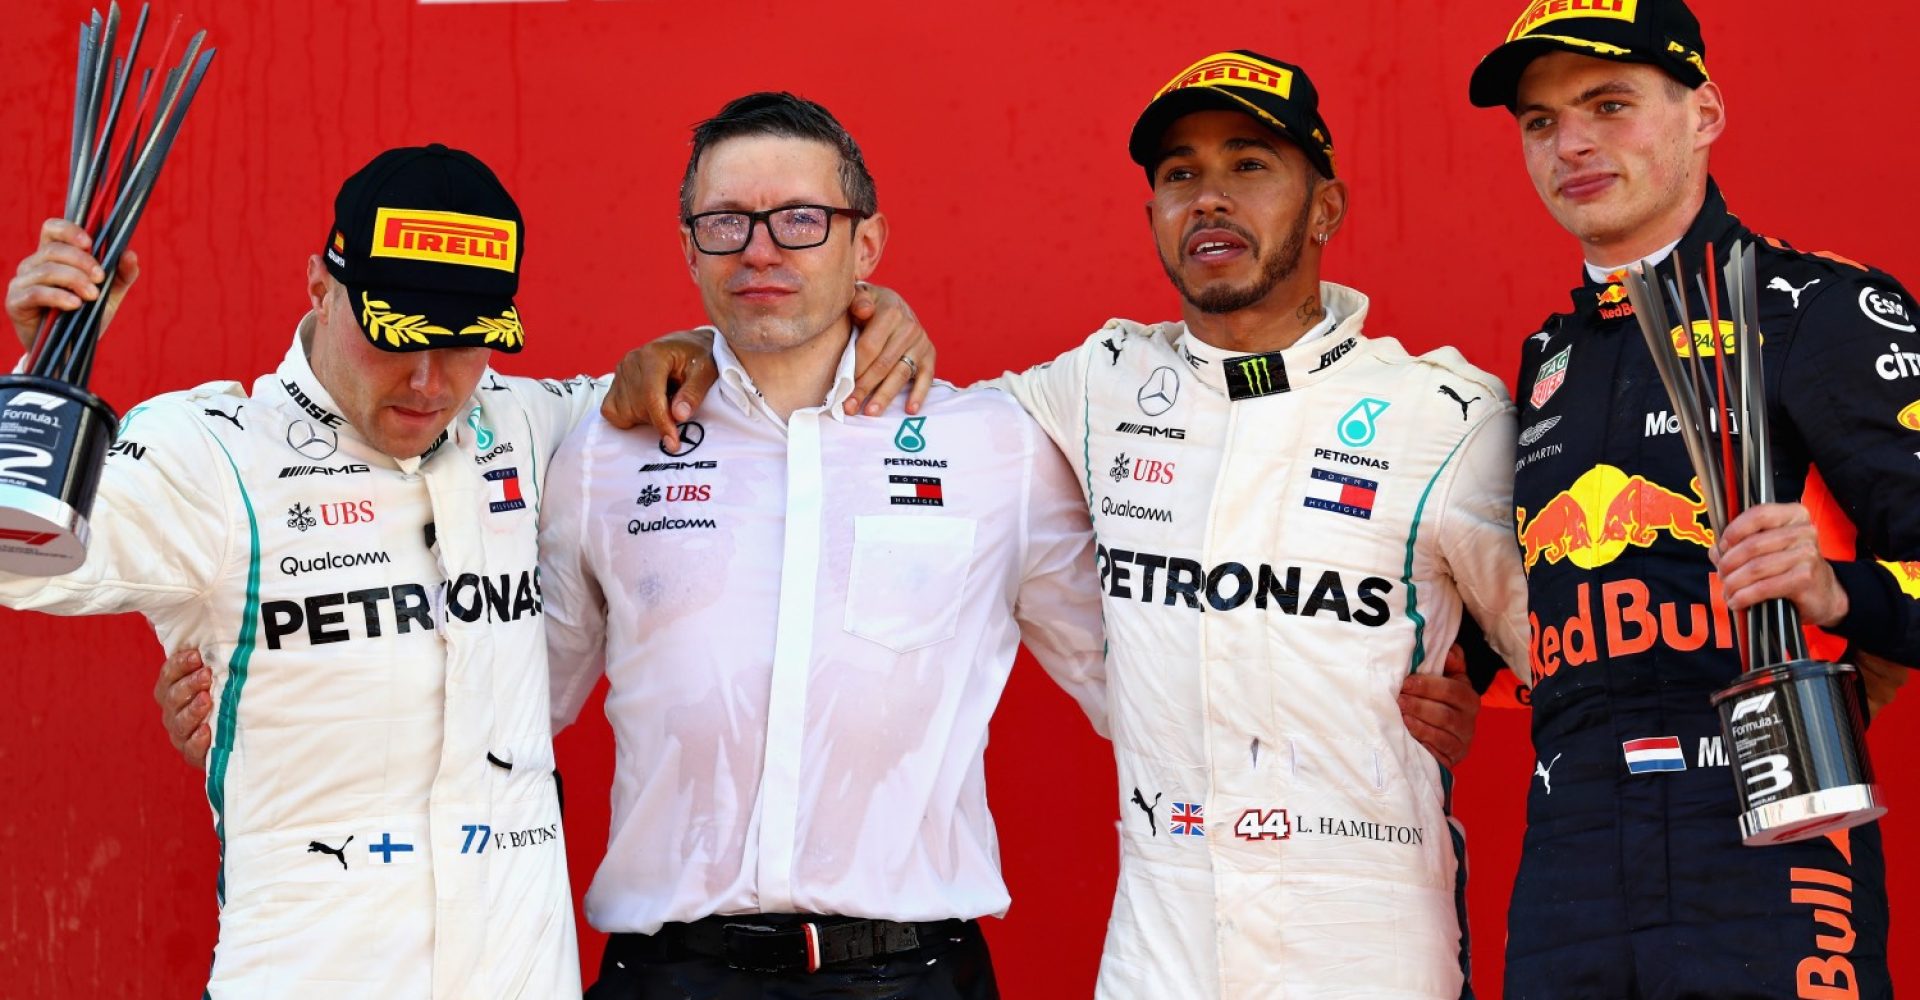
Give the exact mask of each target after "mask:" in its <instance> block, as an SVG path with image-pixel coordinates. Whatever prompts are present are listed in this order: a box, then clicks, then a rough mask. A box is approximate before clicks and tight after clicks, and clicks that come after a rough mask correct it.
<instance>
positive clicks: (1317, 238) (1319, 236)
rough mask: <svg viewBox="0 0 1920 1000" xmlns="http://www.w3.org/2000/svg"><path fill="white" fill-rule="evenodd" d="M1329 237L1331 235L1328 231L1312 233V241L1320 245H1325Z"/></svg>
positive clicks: (1330, 237)
mask: <svg viewBox="0 0 1920 1000" xmlns="http://www.w3.org/2000/svg"><path fill="white" fill-rule="evenodd" d="M1330 239H1333V236H1332V234H1330V233H1314V234H1313V241H1314V242H1315V243H1318V244H1320V245H1321V246H1326V245H1327V241H1328V240H1330Z"/></svg>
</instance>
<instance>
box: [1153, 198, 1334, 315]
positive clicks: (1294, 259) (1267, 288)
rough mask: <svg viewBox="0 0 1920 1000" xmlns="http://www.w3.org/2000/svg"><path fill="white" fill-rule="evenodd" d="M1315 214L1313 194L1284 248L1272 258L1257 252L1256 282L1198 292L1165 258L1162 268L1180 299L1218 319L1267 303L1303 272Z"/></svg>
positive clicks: (1303, 201)
mask: <svg viewBox="0 0 1920 1000" xmlns="http://www.w3.org/2000/svg"><path fill="white" fill-rule="evenodd" d="M1312 212H1313V198H1312V196H1311V195H1309V196H1308V197H1306V198H1303V199H1301V201H1300V214H1299V215H1298V216H1297V217H1295V218H1294V220H1293V226H1292V227H1291V228H1289V229H1288V231H1287V238H1286V240H1285V241H1284V242H1282V243H1281V244H1280V248H1279V249H1278V250H1276V251H1275V252H1274V253H1273V254H1271V255H1264V256H1263V255H1262V254H1261V253H1260V252H1259V251H1255V254H1254V259H1255V260H1259V261H1261V267H1260V274H1259V276H1258V277H1256V278H1254V279H1253V281H1252V282H1250V283H1248V284H1245V285H1241V286H1239V287H1234V286H1232V285H1213V286H1209V287H1207V288H1204V289H1201V290H1200V291H1199V292H1198V293H1196V292H1195V291H1194V290H1193V289H1192V288H1191V287H1189V286H1188V285H1187V282H1186V279H1184V278H1182V277H1181V276H1180V272H1179V270H1178V269H1177V268H1176V267H1174V264H1173V262H1172V261H1169V260H1168V259H1167V258H1166V257H1165V256H1164V255H1162V256H1161V258H1160V269H1161V270H1163V271H1165V272H1166V273H1167V280H1168V281H1171V282H1173V287H1174V288H1176V289H1178V290H1179V291H1180V297H1181V298H1183V299H1185V300H1187V302H1188V303H1189V304H1191V305H1192V306H1193V307H1194V308H1195V309H1198V310H1200V311H1201V312H1203V313H1207V314H1208V315H1213V316H1218V315H1221V314H1224V313H1232V312H1239V311H1240V310H1242V309H1247V308H1250V307H1252V306H1255V305H1258V304H1260V303H1261V302H1264V301H1265V300H1266V298H1267V296H1268V295H1270V294H1272V293H1273V290H1274V289H1275V288H1277V287H1279V285H1280V283H1281V282H1283V281H1285V280H1287V279H1288V278H1291V277H1293V273H1294V272H1295V271H1298V270H1299V269H1300V252H1301V250H1303V249H1305V247H1306V245H1307V219H1308V218H1309V216H1310V215H1311V214H1312Z"/></svg>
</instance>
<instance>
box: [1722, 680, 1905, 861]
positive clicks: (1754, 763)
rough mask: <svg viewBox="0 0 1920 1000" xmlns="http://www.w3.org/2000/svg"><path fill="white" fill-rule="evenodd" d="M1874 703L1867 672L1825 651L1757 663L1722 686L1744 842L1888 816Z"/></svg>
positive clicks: (1800, 836)
mask: <svg viewBox="0 0 1920 1000" xmlns="http://www.w3.org/2000/svg"><path fill="white" fill-rule="evenodd" d="M1864 704H1865V699H1864V698H1863V697H1862V692H1861V684H1860V673H1859V671H1857V670H1855V669H1854V668H1853V667H1852V666H1849V665H1847V664H1844V663H1821V662H1819V661H1817V660H1794V661H1792V662H1789V663H1782V664H1779V665H1777V666H1771V667H1764V668H1761V669H1759V670H1752V671H1749V672H1747V674H1746V675H1745V676H1743V677H1741V678H1740V680H1739V681H1738V682H1737V683H1735V684H1734V685H1733V686H1732V687H1729V688H1727V689H1725V690H1723V691H1719V692H1716V693H1715V694H1714V696H1713V705H1714V708H1715V709H1717V710H1718V711H1719V713H1720V731H1721V738H1722V739H1723V740H1724V741H1725V744H1726V750H1727V760H1728V762H1729V763H1730V764H1731V765H1732V768H1731V770H1732V771H1733V775H1734V787H1735V796H1736V798H1737V799H1738V801H1739V804H1740V839H1741V840H1742V842H1744V843H1745V844H1747V845H1748V846H1750V847H1758V846H1764V845H1768V844H1785V843H1791V842H1793V841H1798V840H1808V839H1811V838H1813V837H1819V836H1824V835H1826V834H1829V833H1833V832H1836V831H1839V830H1844V829H1847V828H1848V827H1854V826H1859V825H1860V824H1862V823H1868V822H1871V821H1873V820H1875V819H1878V818H1879V817H1880V816H1882V815H1885V813H1886V811H1887V809H1886V805H1885V804H1884V803H1883V802H1882V801H1881V799H1880V791H1879V788H1878V786H1876V785H1875V784H1874V781H1873V766H1872V763H1871V762H1870V761H1869V760H1868V759H1867V744H1866V729H1867V726H1866V713H1865V711H1864V708H1863V706H1864Z"/></svg>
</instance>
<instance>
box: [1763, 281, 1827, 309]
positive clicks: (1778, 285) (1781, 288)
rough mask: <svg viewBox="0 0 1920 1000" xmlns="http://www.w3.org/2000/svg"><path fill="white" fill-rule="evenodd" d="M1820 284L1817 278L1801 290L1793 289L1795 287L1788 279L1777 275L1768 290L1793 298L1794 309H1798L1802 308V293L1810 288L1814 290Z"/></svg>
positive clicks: (1768, 284)
mask: <svg viewBox="0 0 1920 1000" xmlns="http://www.w3.org/2000/svg"><path fill="white" fill-rule="evenodd" d="M1819 283H1820V279H1819V278H1815V279H1813V280H1812V281H1809V282H1807V283H1806V284H1804V285H1801V286H1800V287H1799V288H1795V287H1793V285H1791V284H1789V283H1788V282H1787V279H1785V278H1782V277H1780V276H1778V275H1775V276H1774V279H1773V280H1772V281H1769V282H1767V290H1768V291H1772V292H1786V293H1787V294H1788V295H1791V296H1793V307H1794V308H1795V309H1798V308H1800V293H1801V292H1804V291H1806V290H1807V289H1809V288H1812V287H1813V286H1815V285H1817V284H1819Z"/></svg>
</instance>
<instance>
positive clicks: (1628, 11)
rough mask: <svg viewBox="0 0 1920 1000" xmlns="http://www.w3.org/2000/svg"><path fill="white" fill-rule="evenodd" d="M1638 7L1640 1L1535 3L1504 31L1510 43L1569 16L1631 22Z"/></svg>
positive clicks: (1544, 0)
mask: <svg viewBox="0 0 1920 1000" xmlns="http://www.w3.org/2000/svg"><path fill="white" fill-rule="evenodd" d="M1639 8H1640V0H1534V2H1533V3H1531V4H1528V5H1527V12H1526V13H1524V14H1522V15H1520V19H1519V20H1517V21H1515V22H1513V30H1512V31H1509V32H1507V41H1509V42H1511V41H1513V40H1514V39H1516V38H1519V37H1520V36H1522V35H1525V34H1527V33H1528V32H1531V31H1532V30H1533V29H1535V28H1538V27H1539V26H1541V25H1543V24H1546V23H1548V22H1551V21H1558V20H1562V19H1564V18H1569V17H1604V18H1608V19H1611V20H1614V21H1631V20H1633V16H1634V14H1635V13H1636V12H1637V11H1638V10H1639Z"/></svg>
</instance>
